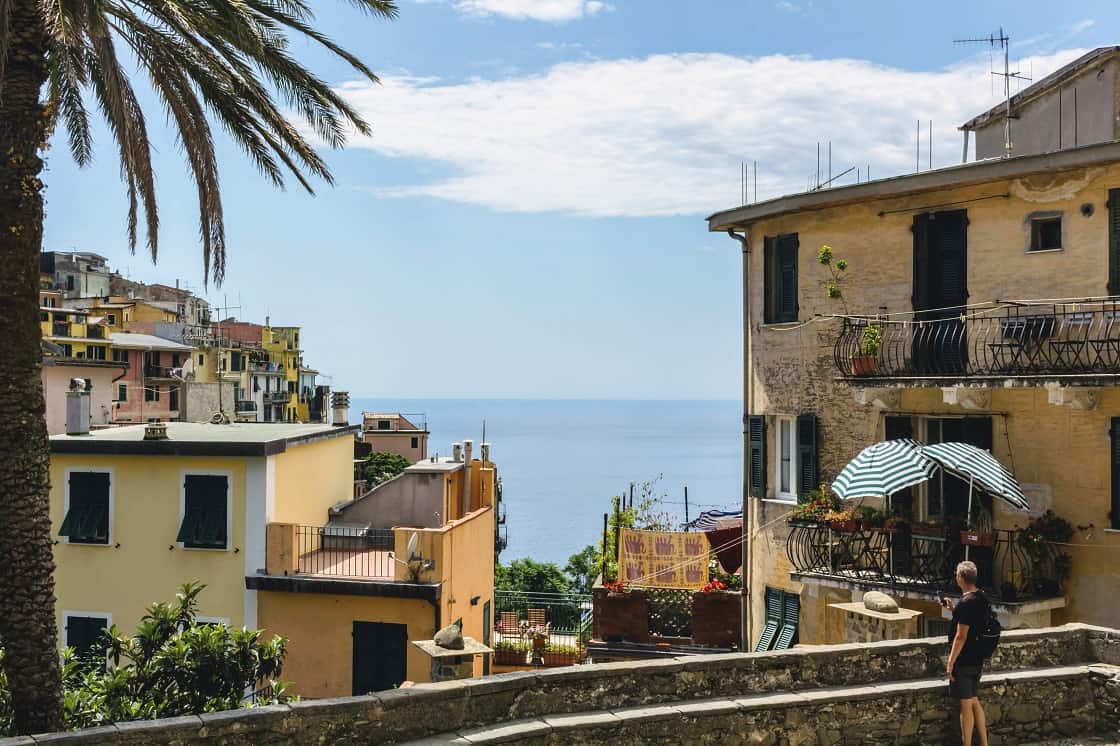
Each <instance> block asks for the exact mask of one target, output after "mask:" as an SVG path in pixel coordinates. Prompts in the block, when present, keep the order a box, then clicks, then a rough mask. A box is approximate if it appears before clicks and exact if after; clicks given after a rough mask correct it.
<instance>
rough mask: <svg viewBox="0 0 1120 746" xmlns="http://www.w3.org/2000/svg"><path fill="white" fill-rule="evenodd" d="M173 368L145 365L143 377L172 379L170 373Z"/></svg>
mask: <svg viewBox="0 0 1120 746" xmlns="http://www.w3.org/2000/svg"><path fill="white" fill-rule="evenodd" d="M174 370H175V369H174V368H166V367H164V366H162V365H145V366H144V377H145V378H174V376H173V375H172V372H173V371H174Z"/></svg>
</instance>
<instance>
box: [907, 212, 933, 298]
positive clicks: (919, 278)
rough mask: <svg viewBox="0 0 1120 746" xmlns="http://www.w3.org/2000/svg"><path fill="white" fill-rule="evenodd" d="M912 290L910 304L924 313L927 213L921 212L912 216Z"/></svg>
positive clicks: (926, 293) (927, 268)
mask: <svg viewBox="0 0 1120 746" xmlns="http://www.w3.org/2000/svg"><path fill="white" fill-rule="evenodd" d="M911 230H913V232H914V289H913V292H912V293H911V295H910V304H911V305H912V306H913V307H914V310H915V311H924V310H926V309H927V308H930V307H931V306H930V297H929V287H930V282H929V231H930V221H929V213H928V212H923V213H922V214H920V215H915V216H914V225H913V227H912V228H911Z"/></svg>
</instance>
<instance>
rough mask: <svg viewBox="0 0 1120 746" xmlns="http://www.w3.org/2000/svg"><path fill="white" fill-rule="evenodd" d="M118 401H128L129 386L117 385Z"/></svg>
mask: <svg viewBox="0 0 1120 746" xmlns="http://www.w3.org/2000/svg"><path fill="white" fill-rule="evenodd" d="M117 401H128V386H126V385H125V384H123V383H118V384H117Z"/></svg>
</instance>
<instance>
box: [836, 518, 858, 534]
mask: <svg viewBox="0 0 1120 746" xmlns="http://www.w3.org/2000/svg"><path fill="white" fill-rule="evenodd" d="M829 525H831V526H832V530H833V531H840V532H841V533H845V534H851V533H855V532H856V531H859V521H857V520H855V519H854V518H853V519H851V520H847V521H833V522H832V523H831V524H829Z"/></svg>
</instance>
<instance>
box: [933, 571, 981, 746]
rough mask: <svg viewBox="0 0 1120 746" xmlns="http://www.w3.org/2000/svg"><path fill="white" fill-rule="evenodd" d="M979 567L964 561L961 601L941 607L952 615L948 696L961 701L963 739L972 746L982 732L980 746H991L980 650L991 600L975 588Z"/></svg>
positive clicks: (960, 573) (959, 573)
mask: <svg viewBox="0 0 1120 746" xmlns="http://www.w3.org/2000/svg"><path fill="white" fill-rule="evenodd" d="M976 578H977V574H976V565H975V564H973V563H972V562H967V561H966V562H962V563H960V564H959V565H957V576H956V580H957V586H958V587H959V588H960V589H961V600H960V601H958V602H957V603H956V604H955V605H954V604H953V602H952V601H950V600H949V599H947V598H942V599H941V605H942V606H944V607H945V608H946V609H950V610H951V611H952V612H953V621H952V623H951V624H950V625H949V642H950V643H952V647H951V648H950V650H949V662H948V664H947V666H946V667H947V668H948V671H949V696H951V697H953V698H954V699H956V700H958V701H959V702H960V709H961V740H962V742H963V743H964V746H972V730H973V728H974V727H975V728H976V730H977V731H978V732H979V733H980V746H988V723H987V720H986V719H985V718H984V708H983V706H981V704H980V698H979V693H980V692H979V690H980V667H981V666H982V665H983V663H984V658H983V656H982V654H981V652H980V650H979V645H978V638H979V636H980V633H981V632H983V630H984V626H985V624H987V620H988V613H989V612H988V599H986V598H984V594H983V593H981V592H980V589H979V588H977V587H976Z"/></svg>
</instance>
